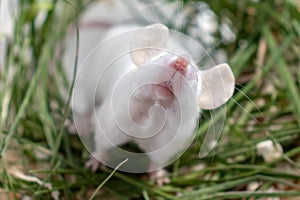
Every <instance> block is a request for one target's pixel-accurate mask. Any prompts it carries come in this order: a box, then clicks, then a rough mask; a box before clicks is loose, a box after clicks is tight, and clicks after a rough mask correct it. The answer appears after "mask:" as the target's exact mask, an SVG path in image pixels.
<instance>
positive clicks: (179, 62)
mask: <svg viewBox="0 0 300 200" xmlns="http://www.w3.org/2000/svg"><path fill="white" fill-rule="evenodd" d="M188 65H189V63H188V61H187V60H186V59H184V58H182V57H179V58H177V59H176V60H175V61H174V62H172V63H171V67H173V68H174V69H175V70H176V71H178V72H180V73H181V74H183V75H184V74H185V72H186V68H187V66H188Z"/></svg>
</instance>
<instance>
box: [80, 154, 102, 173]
mask: <svg viewBox="0 0 300 200" xmlns="http://www.w3.org/2000/svg"><path fill="white" fill-rule="evenodd" d="M102 166H103V164H102V163H101V162H100V161H99V160H97V158H95V157H94V156H91V157H90V159H89V160H88V161H87V162H86V163H85V165H84V167H85V168H86V169H91V170H92V171H93V172H95V171H97V169H98V168H100V167H102Z"/></svg>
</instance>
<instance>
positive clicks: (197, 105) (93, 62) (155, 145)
mask: <svg viewBox="0 0 300 200" xmlns="http://www.w3.org/2000/svg"><path fill="white" fill-rule="evenodd" d="M178 38H180V37H172V35H170V30H169V29H168V28H167V27H166V26H165V25H163V24H160V23H157V24H152V25H149V26H145V27H143V26H140V25H137V24H122V25H112V26H110V27H106V28H105V29H103V27H102V28H101V29H98V28H97V27H96V28H95V29H94V28H92V29H86V30H85V29H81V30H80V38H79V68H78V71H77V74H76V79H75V85H74V90H73V95H72V111H73V117H74V121H75V125H76V128H77V131H78V133H79V136H80V137H81V139H82V140H83V142H84V143H85V145H86V147H87V148H88V150H89V151H90V152H91V153H92V159H91V160H90V161H89V162H87V166H89V167H91V168H93V169H94V170H96V168H97V167H98V164H97V163H99V161H100V162H101V163H103V164H105V165H108V166H110V167H112V168H115V167H116V166H117V165H118V164H119V163H120V162H121V161H123V160H125V159H128V161H127V163H125V164H124V165H123V166H122V167H121V168H119V170H121V171H125V172H133V173H140V172H151V171H155V170H158V169H161V168H163V167H165V166H166V165H168V164H169V163H171V162H172V161H174V160H175V159H176V158H178V156H180V155H181V154H182V153H183V152H184V151H185V150H186V149H187V148H188V147H189V145H190V144H191V141H192V140H193V136H194V134H193V133H194V131H195V129H196V127H197V124H198V120H199V115H200V112H201V109H215V108H217V107H219V106H221V105H223V104H224V103H225V102H227V101H228V100H229V99H230V97H231V96H232V94H233V91H234V82H235V80H234V76H233V73H232V71H231V69H230V67H229V65H228V64H226V63H223V64H219V65H216V66H214V67H211V68H208V69H205V70H200V68H199V67H198V66H197V65H196V64H195V63H194V61H193V59H192V56H190V55H191V54H195V53H197V52H189V51H188V50H186V49H185V48H184V46H185V45H184V44H185V41H179V39H178ZM74 47H75V41H74V38H73V40H71V43H69V45H67V48H66V53H65V56H64V58H65V60H64V63H65V71H66V74H67V77H68V78H69V80H70V81H71V80H72V74H73V70H74V68H73V65H74V57H75V48H74ZM170 47H171V48H170ZM174 47H175V48H174ZM90 132H92V133H93V139H92V140H93V142H92V144H91V145H89V144H88V142H85V141H86V138H89V133H90ZM129 141H133V142H135V143H136V144H137V145H138V147H139V148H140V149H141V150H143V152H144V153H135V152H130V151H126V150H124V149H122V148H120V145H122V144H124V143H126V142H129ZM111 149H117V151H116V152H117V154H118V156H117V157H114V156H111V155H109V151H111ZM145 157H147V158H149V163H148V164H147V165H146V167H145V166H144V165H143V162H144V161H143V160H144V158H145Z"/></svg>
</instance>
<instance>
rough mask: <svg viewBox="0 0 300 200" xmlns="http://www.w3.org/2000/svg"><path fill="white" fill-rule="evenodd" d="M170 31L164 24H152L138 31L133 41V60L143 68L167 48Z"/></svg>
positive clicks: (131, 54)
mask: <svg viewBox="0 0 300 200" xmlns="http://www.w3.org/2000/svg"><path fill="white" fill-rule="evenodd" d="M168 37H169V30H168V28H167V27H166V26H165V25H163V24H152V25H149V26H146V27H145V28H142V29H140V30H138V31H137V33H136V35H135V37H134V38H133V40H132V41H131V48H130V50H131V53H130V56H131V59H132V61H133V63H134V64H135V65H137V66H141V65H143V64H144V63H146V62H147V61H149V60H151V58H153V57H154V56H156V55H158V54H159V53H160V52H161V49H164V48H166V47H167V42H168Z"/></svg>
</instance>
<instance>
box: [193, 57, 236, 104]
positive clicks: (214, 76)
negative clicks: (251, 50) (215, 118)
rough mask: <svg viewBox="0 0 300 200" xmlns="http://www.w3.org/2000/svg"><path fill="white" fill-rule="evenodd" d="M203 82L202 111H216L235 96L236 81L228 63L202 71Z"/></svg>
mask: <svg viewBox="0 0 300 200" xmlns="http://www.w3.org/2000/svg"><path fill="white" fill-rule="evenodd" d="M201 80H202V85H201V94H200V97H199V99H198V102H199V106H200V108H202V109H215V108H217V107H219V106H221V105H223V104H224V103H226V102H227V101H228V100H229V99H230V97H231V96H232V95H233V91H234V83H235V79H234V75H233V73H232V71H231V69H230V67H229V65H228V64H226V63H223V64H220V65H217V66H215V67H213V68H210V69H208V70H204V71H202V72H201Z"/></svg>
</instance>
